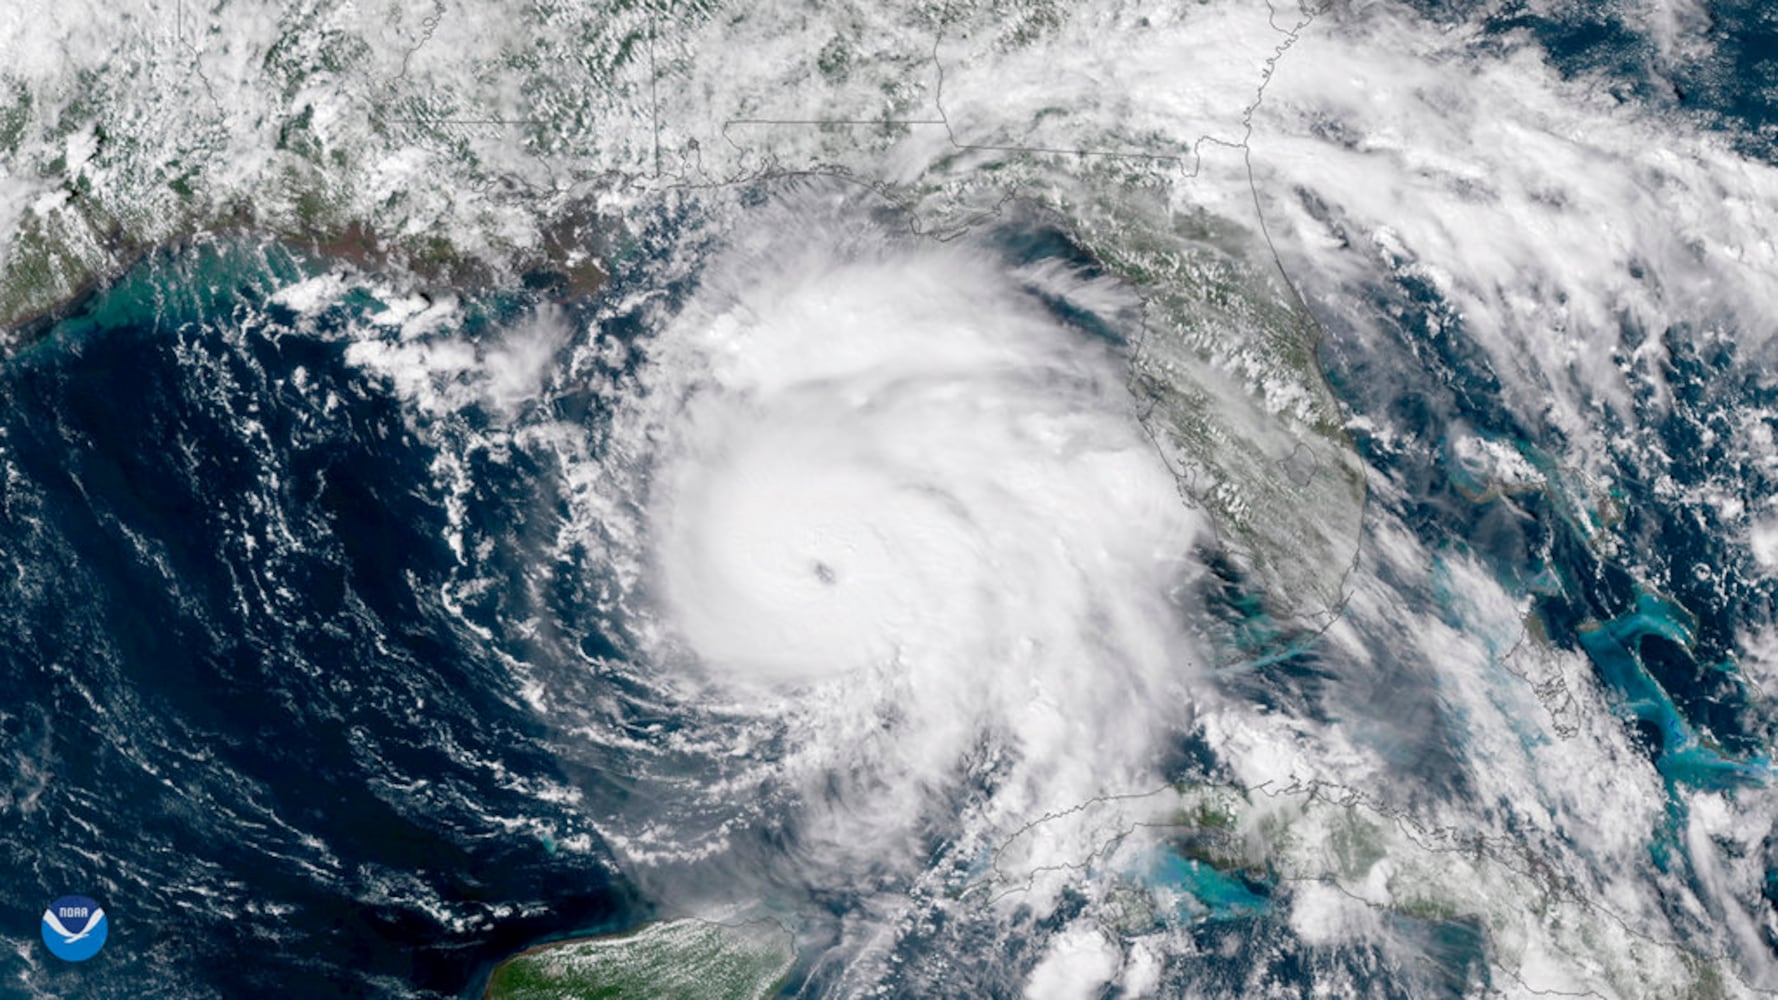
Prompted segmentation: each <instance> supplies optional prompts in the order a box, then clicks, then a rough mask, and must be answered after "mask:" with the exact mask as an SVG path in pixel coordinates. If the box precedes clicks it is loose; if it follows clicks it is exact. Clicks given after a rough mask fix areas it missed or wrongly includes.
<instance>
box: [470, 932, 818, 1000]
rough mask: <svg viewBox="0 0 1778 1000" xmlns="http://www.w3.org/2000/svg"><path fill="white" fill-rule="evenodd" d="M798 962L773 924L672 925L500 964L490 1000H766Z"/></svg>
mask: <svg viewBox="0 0 1778 1000" xmlns="http://www.w3.org/2000/svg"><path fill="white" fill-rule="evenodd" d="M794 957H795V949H794V941H793V938H792V935H791V933H790V931H789V930H787V929H786V928H785V927H784V926H783V925H782V924H779V923H778V922H776V921H773V920H758V921H753V922H751V923H745V924H718V923H711V922H708V921H703V920H673V921H667V922H665V923H658V924H649V925H648V926H646V927H643V928H642V929H640V930H638V931H634V932H632V933H629V934H623V935H616V936H610V937H594V938H580V939H577V940H572V941H563V942H560V943H557V944H548V945H544V946H542V947H540V948H533V949H531V950H530V951H527V952H523V953H521V954H518V955H515V956H513V957H512V958H509V959H507V960H506V961H504V962H502V963H500V965H498V966H497V967H495V969H494V974H493V976H491V977H490V978H489V981H488V988H487V991H486V992H485V993H484V994H483V996H484V997H485V1000H632V998H634V1000H763V998H765V997H769V996H771V995H773V994H774V993H776V992H777V990H778V987H779V986H780V985H781V984H782V983H783V981H784V978H785V976H786V975H787V974H788V973H789V971H790V965H791V961H792V959H793V958H794Z"/></svg>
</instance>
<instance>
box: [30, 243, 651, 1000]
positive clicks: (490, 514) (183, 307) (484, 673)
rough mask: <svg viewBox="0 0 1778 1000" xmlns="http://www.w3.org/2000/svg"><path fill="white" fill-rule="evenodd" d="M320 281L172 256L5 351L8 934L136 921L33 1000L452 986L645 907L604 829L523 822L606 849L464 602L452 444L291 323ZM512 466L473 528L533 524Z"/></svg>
mask: <svg viewBox="0 0 1778 1000" xmlns="http://www.w3.org/2000/svg"><path fill="white" fill-rule="evenodd" d="M313 266H314V265H313V264H312V263H309V262H304V261H301V260H299V259H297V258H296V257H294V256H292V255H290V254H288V253H285V252H283V251H281V250H279V249H277V248H275V247H272V248H264V247H246V246H226V245H223V246H212V247H198V248H187V249H183V250H169V251H166V252H162V253H159V254H156V255H154V256H153V257H152V258H151V259H149V260H148V261H145V262H144V263H143V264H142V265H141V266H139V267H137V268H136V269H135V270H133V271H132V272H131V273H130V274H129V275H127V276H126V277H125V278H124V279H123V280H122V281H121V282H119V283H118V284H117V285H116V286H115V287H113V288H111V289H109V290H107V291H105V292H103V293H101V294H99V295H97V296H95V297H93V298H92V299H90V300H89V301H87V302H86V303H84V304H83V305H82V306H81V307H80V308H78V309H77V310H75V311H74V312H73V314H72V315H70V316H69V317H67V318H66V319H64V320H63V321H61V322H60V323H58V324H57V325H56V326H55V328H54V329H53V330H51V331H50V332H49V334H48V336H47V337H45V338H44V339H43V340H41V342H39V343H38V344H36V346H34V347H32V348H30V349H29V350H27V351H26V352H24V353H23V354H21V355H19V356H17V357H14V358H12V359H10V360H8V361H7V362H6V363H5V364H4V365H3V366H0V690H4V691H6V692H9V695H8V697H7V698H6V699H5V701H4V702H0V760H3V761H4V762H5V763H4V769H3V771H0V773H3V774H4V775H5V780H6V781H7V782H8V784H7V785H6V786H5V787H3V788H0V816H3V817H4V820H5V822H4V827H3V832H0V896H3V897H4V898H5V899H6V900H8V901H9V902H8V907H9V911H10V916H8V917H7V918H6V923H5V925H4V926H5V934H6V936H7V938H8V939H10V940H11V941H13V942H20V943H29V942H31V941H32V939H33V938H34V937H35V936H36V934H37V917H38V914H39V913H41V911H42V908H43V906H44V904H45V903H47V902H48V901H49V900H51V899H54V898H55V897H57V896H60V895H62V894H64V893H69V892H79V893H83V894H86V895H90V896H92V897H94V898H96V899H98V900H99V901H100V902H101V903H102V905H103V906H104V907H105V908H106V910H107V912H108V913H109V914H110V918H111V922H112V923H111V927H112V930H111V938H110V941H109V942H108V943H107V945H106V947H105V950H104V952H102V953H101V955H100V956H99V957H98V958H96V959H94V960H92V961H90V962H88V963H85V964H83V965H79V966H70V965H65V964H63V963H59V962H56V961H55V960H53V959H46V958H44V957H43V956H42V951H41V947H40V946H36V947H26V948H23V949H22V954H21V953H19V952H15V951H14V950H13V949H12V948H11V947H9V948H7V949H6V950H5V951H4V952H3V953H0V982H4V983H6V984H8V985H7V986H6V987H4V988H3V989H5V990H7V991H12V990H16V989H18V988H19V987H20V986H21V985H22V986H24V987H26V988H27V989H28V990H30V991H39V992H41V993H42V994H44V995H64V996H120V997H122V996H132V997H141V996H167V997H202V996H227V997H240V996H252V995H256V994H265V995H276V996H303V997H327V996H348V995H349V996H406V995H412V994H423V995H439V996H454V995H457V994H459V993H460V992H461V991H462V990H464V989H465V988H466V987H468V986H469V985H471V984H472V983H473V982H474V980H475V978H476V975H477V971H478V969H481V968H483V967H484V966H485V965H486V964H487V963H489V962H490V961H492V960H493V959H495V958H498V957H500V956H502V955H504V954H506V953H508V952H510V951H512V950H514V949H515V948H516V947H518V946H520V945H523V944H527V943H530V942H531V941H533V940H534V939H536V938H539V937H542V936H545V935H550V934H557V933H563V932H566V931H569V930H573V929H576V928H587V927H605V926H612V925H614V924H619V923H629V922H631V921H633V919H634V918H635V916H636V911H635V910H634V908H633V902H632V900H631V899H630V898H629V897H628V895H627V893H626V891H625V889H624V887H623V886H622V885H619V884H615V883H614V882H613V881H612V879H611V877H610V876H609V874H608V872H607V869H605V868H604V867H603V860H604V859H603V858H602V857H601V855H600V854H599V852H598V848H597V845H596V843H595V845H594V848H593V850H592V851H591V852H590V853H569V852H552V850H551V846H552V844H551V842H550V835H549V834H548V833H547V832H546V833H544V834H542V835H535V834H532V833H527V832H526V828H524V827H521V828H519V829H518V830H515V829H513V828H512V826H511V825H510V822H509V821H512V820H521V821H524V822H525V823H528V824H530V825H531V827H533V828H535V829H536V830H541V831H554V836H555V838H556V839H560V838H561V837H563V836H565V835H566V834H569V833H572V832H574V831H575V830H576V829H577V826H576V824H577V823H579V822H580V821H579V820H578V819H577V818H576V817H575V816H573V815H570V814H568V813H567V812H565V810H566V809H567V808H568V807H566V806H552V805H550V804H549V803H547V802H544V801H541V800H539V799H538V798H537V797H536V796H535V795H532V794H528V793H527V791H526V786H527V785H528V784H529V783H532V782H547V781H557V782H559V781H563V780H564V779H565V778H567V780H572V776H565V775H564V773H563V765H561V764H560V763H558V759H557V756H556V755H555V754H554V753H553V752H552V751H551V749H550V746H549V745H548V740H549V734H548V733H547V732H546V731H545V730H544V728H543V727H542V726H541V725H540V723H539V722H538V721H537V720H536V719H535V718H534V717H533V716H532V713H531V712H530V711H529V710H528V709H527V708H526V707H525V706H524V705H523V703H522V702H520V701H518V700H517V699H516V698H515V692H514V684H515V680H514V678H513V676H512V674H511V672H510V670H509V669H507V667H506V666H504V665H503V664H502V663H501V662H499V660H498V659H496V657H495V655H494V653H495V650H496V649H498V648H499V646H500V642H499V641H496V642H494V643H490V642H488V641H487V640H485V639H483V638H482V637H480V636H478V635H476V634H474V632H473V631H471V630H470V629H469V628H467V627H466V625H465V618H464V617H459V616H458V615H455V614H452V613H449V612H447V610H446V609H445V608H443V607H441V603H440V596H439V595H440V592H441V587H442V586H444V585H445V584H446V583H447V582H449V581H450V580H451V579H453V578H454V576H455V575H457V574H460V573H462V572H464V568H463V567H461V566H460V565H458V563H457V561H456V559H455V558H454V556H453V555H452V553H451V552H450V551H449V550H448V549H447V547H446V546H445V544H444V542H443V541H442V538H443V534H444V528H445V511H444V510H443V508H442V506H441V502H440V499H439V498H438V496H437V495H436V491H434V490H433V489H432V488H431V487H430V485H429V484H430V483H431V480H432V477H431V475H430V473H429V471H428V466H429V463H430V462H431V461H432V460H433V457H434V455H433V453H432V450H431V449H430V448H428V447H427V446H424V445H422V444H421V443H420V442H419V441H418V440H416V438H415V436H414V435H413V434H412V433H411V432H410V430H409V429H408V427H407V426H406V424H405V423H404V419H403V416H402V414H401V412H400V408H399V405H398V403H397V402H396V400H395V399H394V398H392V396H391V394H390V393H389V392H388V391H387V389H386V387H384V386H381V385H378V384H375V383H374V382H372V381H370V380H369V379H368V378H367V376H366V375H365V374H364V373H363V372H361V371H359V370H356V369H354V368H352V367H351V366H349V365H347V364H345V363H344V360H343V356H342V355H343V348H344V345H343V344H342V343H341V342H338V341H330V340H328V339H327V338H326V336H325V335H320V336H315V335H303V336H297V335H291V334H289V332H288V331H287V330H286V329H285V328H284V327H283V326H282V324H281V320H287V319H289V318H290V317H289V316H288V315H287V314H284V315H281V314H280V311H279V310H278V309H276V308H267V307H265V305H264V303H265V298H266V295H267V293H268V291H270V290H272V289H274V288H276V287H278V286H279V285H281V284H284V283H287V282H288V281H290V280H291V279H293V278H295V277H297V276H298V275H299V274H300V273H302V272H303V271H304V270H306V269H309V268H311V267H313ZM324 333H325V331H323V334H324ZM484 471H485V472H486V473H487V474H486V475H485V477H484V482H485V484H486V485H485V486H484V487H483V489H482V491H481V492H480V493H479V494H478V495H477V496H475V497H473V498H471V501H470V512H469V517H470V518H471V519H473V520H479V521H482V522H484V523H501V522H505V523H511V522H513V521H514V520H515V519H523V518H524V517H526V516H528V515H529V514H530V510H531V507H532V505H533V504H534V501H535V497H534V496H533V494H532V491H531V490H530V488H529V487H528V486H525V485H523V484H517V485H513V484H508V485H512V486H513V488H511V489H506V490H503V489H502V487H501V484H502V482H503V479H502V476H501V475H500V471H501V470H484ZM515 475H516V474H515ZM472 530H473V528H472ZM509 555H510V554H509ZM499 560H500V556H498V555H496V556H495V557H493V558H492V559H491V560H490V561H489V562H488V564H486V565H481V566H478V567H475V571H476V572H478V573H488V574H498V573H500V572H502V571H503V570H512V569H514V567H508V566H502V565H501V564H500V561H499ZM570 599H572V595H570ZM505 610H507V609H504V608H502V607H501V606H500V603H499V602H498V601H490V602H484V604H483V605H482V606H480V607H477V608H471V609H470V610H469V611H468V612H467V618H468V620H470V621H476V620H477V619H479V620H480V621H479V624H482V625H484V626H486V627H488V628H491V629H496V630H498V629H500V628H501V622H502V620H503V617H502V616H503V614H504V612H505ZM592 787H596V786H592ZM23 955H29V956H32V957H30V958H29V959H27V958H25V957H22V956H23Z"/></svg>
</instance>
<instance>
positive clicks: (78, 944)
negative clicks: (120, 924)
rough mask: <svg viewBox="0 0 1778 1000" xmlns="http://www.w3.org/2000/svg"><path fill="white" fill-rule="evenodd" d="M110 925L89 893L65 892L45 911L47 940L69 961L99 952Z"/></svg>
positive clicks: (46, 942) (78, 959)
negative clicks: (68, 894)
mask: <svg viewBox="0 0 1778 1000" xmlns="http://www.w3.org/2000/svg"><path fill="white" fill-rule="evenodd" d="M109 929H110V928H109V927H108V926H107V924H106V922H105V911H104V910H102V909H100V908H99V904H98V903H95V902H93V901H92V900H90V899H88V898H86V897H85V896H63V897H62V898H61V899H58V900H56V901H55V902H53V903H51V904H49V909H47V910H44V911H43V943H44V944H46V945H49V951H50V954H52V955H54V956H55V957H57V958H60V959H63V960H65V961H69V962H84V961H86V960H87V959H89V958H92V957H93V956H94V955H97V954H98V953H99V949H100V948H103V947H105V934H106V932H107V931H108V930H109Z"/></svg>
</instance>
